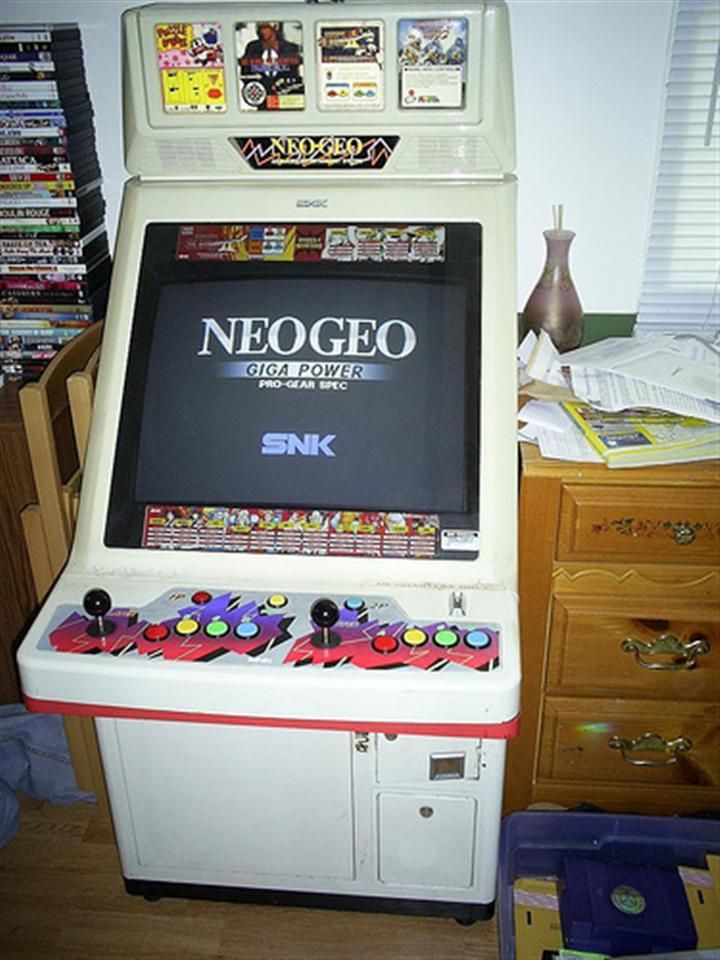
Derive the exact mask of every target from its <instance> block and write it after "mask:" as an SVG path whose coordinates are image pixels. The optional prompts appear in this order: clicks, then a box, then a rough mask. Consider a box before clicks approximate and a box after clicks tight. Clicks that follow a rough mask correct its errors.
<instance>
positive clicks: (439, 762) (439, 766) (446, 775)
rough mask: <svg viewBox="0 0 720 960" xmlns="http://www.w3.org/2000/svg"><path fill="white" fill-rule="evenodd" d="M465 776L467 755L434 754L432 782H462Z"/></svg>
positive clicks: (431, 769) (431, 758) (431, 768)
mask: <svg viewBox="0 0 720 960" xmlns="http://www.w3.org/2000/svg"><path fill="white" fill-rule="evenodd" d="M464 776H465V754H464V753H452V754H447V753H446V754H434V755H431V757H430V779H431V780H462V779H463V777H464Z"/></svg>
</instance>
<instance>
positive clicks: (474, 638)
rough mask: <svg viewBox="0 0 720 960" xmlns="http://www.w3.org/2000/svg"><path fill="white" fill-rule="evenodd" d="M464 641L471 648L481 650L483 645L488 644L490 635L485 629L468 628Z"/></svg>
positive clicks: (490, 640)
mask: <svg viewBox="0 0 720 960" xmlns="http://www.w3.org/2000/svg"><path fill="white" fill-rule="evenodd" d="M465 643H466V644H467V645H468V646H469V647H472V648H473V650H482V649H483V647H489V646H490V644H491V643H492V637H491V636H490V634H489V633H488V632H487V631H486V630H470V632H469V633H468V634H467V636H466V637H465Z"/></svg>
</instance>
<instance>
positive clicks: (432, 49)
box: [398, 17, 468, 110]
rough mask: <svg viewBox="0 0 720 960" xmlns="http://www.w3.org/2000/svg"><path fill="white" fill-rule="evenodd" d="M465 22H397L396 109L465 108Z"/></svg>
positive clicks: (458, 20) (439, 20)
mask: <svg viewBox="0 0 720 960" xmlns="http://www.w3.org/2000/svg"><path fill="white" fill-rule="evenodd" d="M467 43H468V21H467V20H465V19H464V18H461V17H459V18H453V19H442V20H441V19H431V20H400V21H399V22H398V60H399V72H400V106H401V107H402V108H404V109H406V110H418V109H424V108H425V109H427V108H433V107H434V108H436V109H437V108H441V109H453V108H455V109H457V108H459V107H463V106H464V105H465V85H466V82H467V76H466V72H467Z"/></svg>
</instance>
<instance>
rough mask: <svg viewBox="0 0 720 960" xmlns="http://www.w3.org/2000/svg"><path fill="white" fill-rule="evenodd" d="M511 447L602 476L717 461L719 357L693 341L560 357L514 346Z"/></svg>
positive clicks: (531, 345)
mask: <svg viewBox="0 0 720 960" xmlns="http://www.w3.org/2000/svg"><path fill="white" fill-rule="evenodd" d="M518 363H519V374H520V384H521V392H522V393H525V394H526V395H528V396H530V397H533V398H534V399H532V400H531V401H530V402H528V403H526V404H525V406H524V407H523V408H522V410H521V411H520V413H519V414H518V417H519V420H520V421H521V422H522V423H523V427H522V428H521V430H520V437H521V439H523V440H526V441H530V442H533V443H537V444H539V446H540V451H541V453H542V455H543V456H545V457H549V458H553V459H561V460H580V461H597V462H605V463H606V464H607V465H608V466H610V467H635V466H643V465H650V464H659V463H679V462H683V461H688V460H709V459H715V458H720V352H719V351H718V349H717V348H716V347H714V346H712V345H710V344H708V343H706V342H705V341H703V340H700V339H699V338H697V337H692V336H682V335H681V336H671V335H667V334H657V335H646V336H642V337H637V338H626V337H614V338H610V339H608V340H604V341H601V342H600V343H596V344H592V345H591V346H588V347H580V348H579V349H578V350H572V351H570V352H568V353H564V354H559V353H558V352H557V350H556V349H555V347H554V345H553V343H552V341H551V340H550V338H549V337H548V336H547V334H545V333H544V332H542V333H541V334H540V336H539V337H536V336H535V335H534V334H528V336H527V337H526V338H525V340H524V341H523V342H522V344H521V345H520V349H519V351H518Z"/></svg>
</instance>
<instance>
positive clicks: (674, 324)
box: [637, 0, 720, 337]
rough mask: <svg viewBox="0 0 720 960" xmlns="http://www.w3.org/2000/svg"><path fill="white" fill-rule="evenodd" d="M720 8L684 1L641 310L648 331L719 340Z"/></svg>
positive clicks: (700, 0)
mask: <svg viewBox="0 0 720 960" xmlns="http://www.w3.org/2000/svg"><path fill="white" fill-rule="evenodd" d="M719 78H720V4H718V2H717V0H677V2H676V9H675V16H674V23H673V33H672V43H671V48H670V56H669V64H668V75H667V80H666V85H665V108H664V121H663V129H662V139H661V143H660V150H659V157H658V168H657V171H656V180H655V197H654V204H653V210H652V217H651V222H650V233H649V240H648V249H647V255H646V260H645V272H644V277H643V284H642V291H641V297H640V309H639V312H638V319H637V324H638V327H640V328H642V329H644V330H648V331H651V330H655V331H659V330H664V331H667V332H671V331H678V332H694V333H701V334H703V335H704V336H706V337H713V336H715V335H716V334H717V331H718V328H719V326H720V323H719V315H718V308H719V302H718V301H719V297H718V283H719V280H720V190H719V183H720V153H719V137H718V129H719V126H720V121H719V119H718V113H719V112H720V111H718V79H719Z"/></svg>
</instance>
